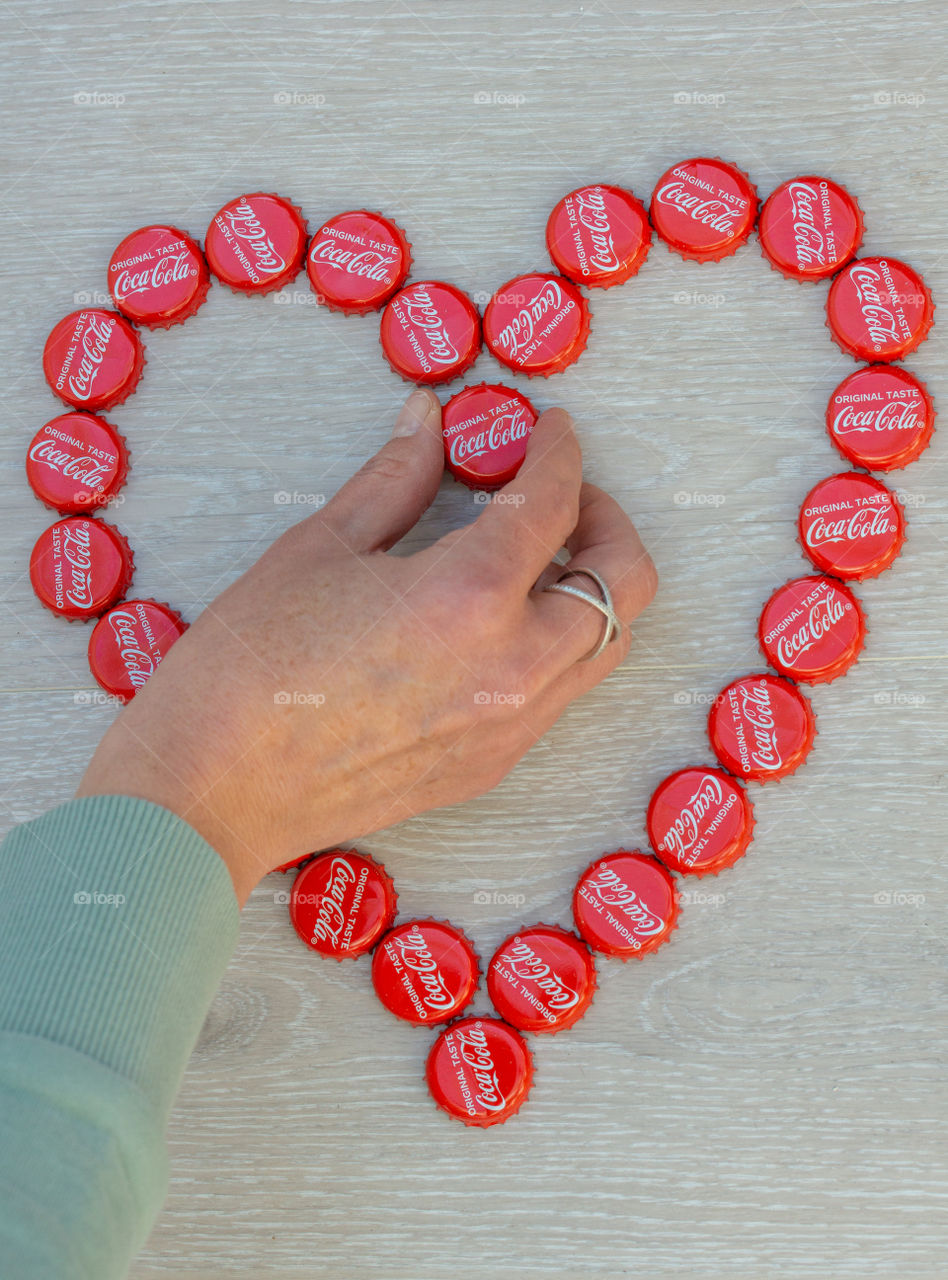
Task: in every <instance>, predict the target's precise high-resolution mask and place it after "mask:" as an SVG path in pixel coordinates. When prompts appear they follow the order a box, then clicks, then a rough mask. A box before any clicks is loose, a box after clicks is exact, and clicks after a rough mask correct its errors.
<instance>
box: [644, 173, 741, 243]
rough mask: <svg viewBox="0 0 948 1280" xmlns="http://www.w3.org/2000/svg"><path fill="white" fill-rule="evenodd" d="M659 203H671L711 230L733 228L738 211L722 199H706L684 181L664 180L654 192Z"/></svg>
mask: <svg viewBox="0 0 948 1280" xmlns="http://www.w3.org/2000/svg"><path fill="white" fill-rule="evenodd" d="M655 199H656V200H657V202H658V203H659V204H667V205H672V206H673V207H674V208H675V209H678V210H679V211H680V212H681V213H683V214H685V215H686V216H687V217H689V218H693V219H694V220H695V222H700V223H701V224H702V225H703V226H705V227H710V229H711V230H712V231H721V232H725V233H726V232H730V231H733V230H734V224H735V222H736V221H737V217H738V211H737V210H736V209H734V208H732V207H731V205H729V204H725V202H724V201H723V200H718V199H716V198H712V199H708V198H707V197H706V196H703V195H699V194H698V193H697V192H695V191H693V190H691V189H690V188H689V187H688V186H686V185H685V183H684V182H666V183H665V185H664V186H663V187H659V189H658V191H656V193H655Z"/></svg>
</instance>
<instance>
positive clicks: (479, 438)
mask: <svg viewBox="0 0 948 1280" xmlns="http://www.w3.org/2000/svg"><path fill="white" fill-rule="evenodd" d="M536 420H537V412H536V410H535V409H534V407H533V405H532V404H531V403H530V401H529V400H528V399H527V397H526V396H524V395H521V394H520V392H519V391H515V390H514V389H513V387H504V386H501V385H499V384H497V383H487V382H481V383H480V384H479V385H478V386H476V387H464V388H463V390H461V391H459V392H458V393H457V395H456V396H452V397H451V399H450V400H449V401H448V403H447V404H446V405H445V406H444V412H443V414H442V417H441V424H442V425H441V430H442V435H443V437H444V460H445V465H446V466H447V468H448V470H449V471H450V472H451V474H452V475H453V476H454V478H455V479H456V480H460V481H461V483H462V484H466V485H468V487H469V488H471V489H499V488H500V487H501V486H502V485H505V484H506V483H507V481H508V480H512V479H513V478H514V476H515V475H516V474H517V472H518V471H519V470H520V465H521V463H522V462H523V459H524V457H525V455H526V452H527V441H528V440H529V438H530V432H531V431H532V430H533V427H534V425H535V423H536Z"/></svg>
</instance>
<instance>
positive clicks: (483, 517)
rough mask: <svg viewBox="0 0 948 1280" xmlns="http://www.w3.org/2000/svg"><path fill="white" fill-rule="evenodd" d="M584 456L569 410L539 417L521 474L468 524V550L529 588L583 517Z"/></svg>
mask: <svg viewBox="0 0 948 1280" xmlns="http://www.w3.org/2000/svg"><path fill="white" fill-rule="evenodd" d="M582 482H583V456H582V453H581V451H580V448H579V441H578V440H577V439H576V433H575V431H574V430H573V419H572V418H571V417H570V415H569V414H568V413H567V412H566V410H565V409H547V410H546V411H545V412H544V413H541V414H540V416H539V418H538V419H537V421H536V425H535V426H534V428H533V431H532V432H531V433H530V439H529V441H528V442H527V453H526V457H525V458H524V461H523V465H522V467H521V468H520V470H519V471H518V472H517V475H516V476H515V477H514V478H513V480H511V481H510V482H509V483H508V484H505V485H504V487H503V488H502V489H499V490H498V491H497V492H496V494H494V495H493V496H492V499H491V501H490V502H489V503H488V504H487V506H486V507H485V508H484V510H483V511H482V512H481V514H480V515H479V516H478V517H477V519H476V520H475V521H474V523H473V525H471V526H469V528H468V529H467V531H466V535H467V536H466V537H465V542H464V549H465V553H466V554H467V555H469V556H470V557H471V558H472V559H476V560H477V559H479V560H482V561H483V562H484V563H485V565H488V566H489V567H490V568H491V570H492V571H493V572H494V573H495V574H497V576H500V577H502V578H503V579H504V580H505V581H507V582H511V583H512V584H513V585H516V586H519V587H520V588H522V590H523V591H524V592H526V591H529V590H530V588H531V587H532V586H533V584H534V583H535V582H536V580H537V578H538V577H539V576H540V574H541V573H542V572H543V570H544V569H545V568H546V566H547V565H548V564H549V563H550V561H551V560H552V558H553V557H554V556H555V555H556V553H557V552H558V551H559V550H560V548H561V547H563V546H564V545H565V543H566V540H567V538H568V537H569V536H570V534H571V533H572V532H573V530H574V529H575V527H576V523H577V521H578V519H579V494H580V489H581V487H582Z"/></svg>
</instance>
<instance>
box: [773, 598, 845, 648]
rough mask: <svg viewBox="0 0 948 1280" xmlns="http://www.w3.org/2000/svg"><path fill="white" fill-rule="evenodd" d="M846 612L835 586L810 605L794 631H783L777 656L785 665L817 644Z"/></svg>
mask: <svg viewBox="0 0 948 1280" xmlns="http://www.w3.org/2000/svg"><path fill="white" fill-rule="evenodd" d="M845 612H846V603H845V601H844V600H843V599H842V597H841V596H840V594H839V592H838V591H836V590H835V588H833V587H830V589H829V591H828V592H827V593H826V595H825V596H824V597H823V598H822V599H820V600H817V601H816V602H815V603H814V604H813V605H811V606H810V611H809V614H808V615H807V618H806V620H805V621H804V622H803V623H802V625H801V626H799V627H798V628H797V629H796V631H793V632H789V631H787V632H785V633H784V634H783V635H782V636H781V637H780V639H779V640H778V642H777V657H778V658H779V659H780V661H781V663H782V664H783V665H784V666H785V667H791V668H792V667H793V665H794V663H795V662H796V661H797V659H798V658H799V657H800V656H801V654H804V653H806V652H807V650H808V649H812V648H813V646H814V645H815V644H818V643H819V642H820V640H822V639H823V637H824V636H826V635H827V634H828V633H829V632H830V631H831V630H832V628H833V626H834V625H835V624H836V623H837V622H839V620H840V618H842V617H843V615H844V614H845Z"/></svg>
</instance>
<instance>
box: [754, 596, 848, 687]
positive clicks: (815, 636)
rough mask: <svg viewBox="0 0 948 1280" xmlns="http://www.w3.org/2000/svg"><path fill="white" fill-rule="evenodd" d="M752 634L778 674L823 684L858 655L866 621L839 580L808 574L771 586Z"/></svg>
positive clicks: (844, 668) (834, 677)
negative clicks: (754, 633) (770, 593)
mask: <svg viewBox="0 0 948 1280" xmlns="http://www.w3.org/2000/svg"><path fill="white" fill-rule="evenodd" d="M757 634H758V637H759V639H760V647H761V649H763V651H764V657H765V658H766V659H767V661H768V662H769V663H770V665H771V666H772V667H775V668H776V669H777V670H778V671H779V672H780V674H781V675H784V676H789V677H790V679H791V680H802V681H803V682H804V683H805V684H826V683H827V682H828V681H830V680H835V679H836V678H837V676H841V675H843V674H845V672H847V671H848V670H849V668H850V667H851V666H852V665H853V663H854V662H855V661H856V659H857V658H858V657H859V653H860V651H861V649H862V646H863V641H864V640H865V636H866V621H865V618H864V617H863V612H862V609H861V608H860V606H859V601H858V600H857V599H856V597H855V596H854V595H853V593H852V592H851V591H850V590H849V589H848V588H847V587H844V586H843V584H842V583H841V582H836V581H835V580H834V579H833V578H823V577H820V576H817V575H810V576H807V577H805V578H793V579H792V580H791V581H790V582H785V583H784V585H783V586H782V587H778V588H777V590H776V591H775V592H774V593H773V595H772V596H771V597H770V599H769V600H768V601H767V603H766V604H765V605H764V607H763V610H762V611H761V615H760V622H759V623H758V626H757Z"/></svg>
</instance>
